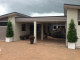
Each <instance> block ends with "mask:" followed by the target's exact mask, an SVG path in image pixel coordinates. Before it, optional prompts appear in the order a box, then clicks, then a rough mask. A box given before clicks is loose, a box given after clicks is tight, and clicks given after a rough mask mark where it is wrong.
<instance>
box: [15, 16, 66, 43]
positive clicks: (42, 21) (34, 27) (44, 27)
mask: <svg viewBox="0 0 80 60" xmlns="http://www.w3.org/2000/svg"><path fill="white" fill-rule="evenodd" d="M23 24H26V29H25V28H24V25H23ZM51 24H54V25H56V28H58V27H59V26H62V25H64V26H65V27H66V17H64V16H63V17H45V18H44V17H37V18H33V17H30V18H20V17H17V18H16V30H17V31H16V32H17V34H16V35H17V38H18V39H19V40H20V36H21V35H25V34H27V35H30V34H33V35H34V37H35V39H34V43H37V40H45V35H47V34H46V33H49V31H51V30H50V29H51V28H52V27H51V28H50V26H49V25H51ZM22 25H23V29H24V30H26V31H21V28H22ZM52 30H53V29H52ZM38 38H39V39H38ZM47 40H48V39H47ZM65 42H66V41H65Z"/></svg>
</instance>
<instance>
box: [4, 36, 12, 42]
mask: <svg viewBox="0 0 80 60" xmlns="http://www.w3.org/2000/svg"><path fill="white" fill-rule="evenodd" d="M5 42H13V37H6V40H5Z"/></svg>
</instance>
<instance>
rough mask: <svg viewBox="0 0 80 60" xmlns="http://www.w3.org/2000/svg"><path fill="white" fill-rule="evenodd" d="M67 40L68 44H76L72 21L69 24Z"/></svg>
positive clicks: (75, 33)
mask: <svg viewBox="0 0 80 60" xmlns="http://www.w3.org/2000/svg"><path fill="white" fill-rule="evenodd" d="M67 39H68V42H77V39H78V37H77V32H76V28H75V24H74V20H73V19H72V20H71V22H70V24H69V28H68V34H67Z"/></svg>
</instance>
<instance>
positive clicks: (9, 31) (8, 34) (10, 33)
mask: <svg viewBox="0 0 80 60" xmlns="http://www.w3.org/2000/svg"><path fill="white" fill-rule="evenodd" d="M13 35H14V34H13V28H12V23H11V22H10V21H9V22H8V24H7V30H6V37H13Z"/></svg>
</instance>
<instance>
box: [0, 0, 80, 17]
mask: <svg viewBox="0 0 80 60" xmlns="http://www.w3.org/2000/svg"><path fill="white" fill-rule="evenodd" d="M64 4H77V5H80V0H0V15H3V14H7V13H11V12H19V13H22V14H26V15H29V16H32V17H37V16H62V15H64Z"/></svg>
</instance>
